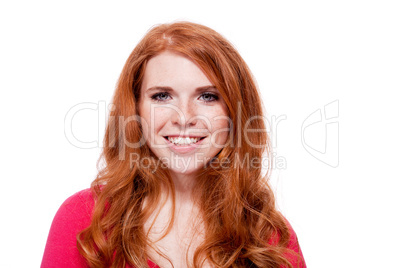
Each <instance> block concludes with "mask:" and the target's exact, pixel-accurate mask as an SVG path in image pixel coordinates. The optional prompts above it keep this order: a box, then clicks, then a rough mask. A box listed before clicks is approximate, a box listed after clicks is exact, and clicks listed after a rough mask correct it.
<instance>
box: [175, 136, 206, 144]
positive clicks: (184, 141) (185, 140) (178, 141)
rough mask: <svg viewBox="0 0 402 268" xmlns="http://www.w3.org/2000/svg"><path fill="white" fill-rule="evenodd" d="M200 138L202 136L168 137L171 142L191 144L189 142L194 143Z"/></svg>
mask: <svg viewBox="0 0 402 268" xmlns="http://www.w3.org/2000/svg"><path fill="white" fill-rule="evenodd" d="M200 139H201V138H189V137H186V138H184V137H175V138H172V137H168V140H169V141H170V142H171V143H174V144H178V145H189V144H193V143H196V142H198V141H199V140H200Z"/></svg>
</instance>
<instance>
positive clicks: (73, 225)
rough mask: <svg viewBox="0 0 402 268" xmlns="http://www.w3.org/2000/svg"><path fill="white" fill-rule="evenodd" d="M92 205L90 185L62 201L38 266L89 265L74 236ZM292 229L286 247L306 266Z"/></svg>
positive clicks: (88, 219) (88, 217)
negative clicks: (297, 255) (295, 253)
mask: <svg viewBox="0 0 402 268" xmlns="http://www.w3.org/2000/svg"><path fill="white" fill-rule="evenodd" d="M93 207H94V199H93V197H92V194H91V190H90V189H86V190H83V191H80V192H78V193H76V194H74V195H72V196H71V197H69V198H68V199H67V200H66V201H64V203H63V204H62V205H61V206H60V208H59V210H58V211H57V213H56V216H55V217H54V219H53V222H52V226H51V228H50V232H49V236H48V239H47V243H46V247H45V253H44V255H43V259H42V264H41V268H49V267H55V268H56V267H57V268H64V267H66V268H67V267H68V268H75V267H85V268H88V267H89V266H88V264H87V263H86V261H85V259H84V258H83V257H82V256H81V255H80V253H79V252H78V249H77V240H76V236H77V234H78V233H79V232H80V231H82V230H83V229H85V228H86V227H88V226H89V224H90V222H91V215H92V210H93ZM291 232H292V233H291V239H290V243H289V249H291V250H293V251H295V252H298V253H299V254H300V256H301V257H302V261H301V264H299V267H300V268H305V267H306V264H305V262H304V259H303V255H302V252H301V250H300V247H299V244H298V242H297V237H296V234H295V232H294V231H293V229H291ZM289 261H291V262H292V264H293V266H294V267H297V265H296V263H297V262H296V260H295V259H294V258H291V257H289ZM148 265H149V267H150V268H158V266H157V265H156V264H154V263H153V262H151V261H148Z"/></svg>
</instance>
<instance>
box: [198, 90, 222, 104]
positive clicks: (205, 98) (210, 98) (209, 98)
mask: <svg viewBox="0 0 402 268" xmlns="http://www.w3.org/2000/svg"><path fill="white" fill-rule="evenodd" d="M200 99H201V100H202V101H204V102H212V101H216V100H218V95H216V94H213V93H209V92H205V93H202V94H201V96H200Z"/></svg>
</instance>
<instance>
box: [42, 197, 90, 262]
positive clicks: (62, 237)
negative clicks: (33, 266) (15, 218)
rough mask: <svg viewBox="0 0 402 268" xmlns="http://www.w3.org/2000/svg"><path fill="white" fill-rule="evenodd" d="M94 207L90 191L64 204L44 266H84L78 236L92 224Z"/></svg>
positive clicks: (48, 243)
mask: <svg viewBox="0 0 402 268" xmlns="http://www.w3.org/2000/svg"><path fill="white" fill-rule="evenodd" d="M93 208H94V198H93V195H92V192H91V190H90V189H85V190H82V191H80V192H77V193H75V194H73V195H72V196H70V197H69V198H67V199H66V200H65V201H64V202H63V204H62V205H61V206H60V208H59V209H58V211H57V213H56V215H55V217H54V219H53V222H52V225H51V228H50V231H49V236H48V239H47V242H46V247H45V252H44V256H43V259H42V266H41V267H85V266H84V264H85V261H84V260H83V259H82V257H81V256H80V254H79V252H78V249H77V246H76V245H77V240H76V237H77V234H78V233H79V232H81V231H82V230H83V229H85V228H86V227H88V226H89V225H90V223H91V217H92V211H93ZM69 265H70V266H69ZM71 265H72V266H71Z"/></svg>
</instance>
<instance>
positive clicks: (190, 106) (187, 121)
mask: <svg viewBox="0 0 402 268" xmlns="http://www.w3.org/2000/svg"><path fill="white" fill-rule="evenodd" d="M176 108H177V109H175V112H174V114H173V115H172V124H173V125H180V126H182V127H190V126H194V125H196V124H197V120H198V119H197V116H198V115H199V114H198V111H197V106H196V104H194V103H191V102H190V101H181V102H180V103H179V105H178V106H176Z"/></svg>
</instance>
